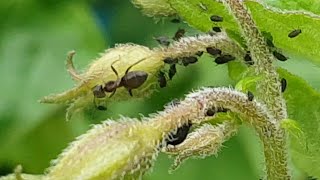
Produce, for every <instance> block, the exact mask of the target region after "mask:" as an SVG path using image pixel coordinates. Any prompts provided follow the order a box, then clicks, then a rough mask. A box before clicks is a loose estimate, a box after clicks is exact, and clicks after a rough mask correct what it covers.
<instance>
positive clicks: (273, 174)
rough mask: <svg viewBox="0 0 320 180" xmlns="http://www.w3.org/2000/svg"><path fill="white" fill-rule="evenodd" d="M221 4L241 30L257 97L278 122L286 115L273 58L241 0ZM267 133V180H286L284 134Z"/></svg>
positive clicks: (231, 0)
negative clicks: (251, 64)
mask: <svg viewBox="0 0 320 180" xmlns="http://www.w3.org/2000/svg"><path fill="white" fill-rule="evenodd" d="M224 3H225V4H226V6H227V7H228V9H229V10H230V12H231V13H232V14H233V15H234V17H235V19H237V22H238V24H239V26H240V27H241V29H242V34H243V36H244V37H245V39H246V41H247V45H248V49H249V50H250V52H251V56H252V59H253V60H254V61H255V65H254V68H255V72H256V74H257V75H260V76H262V77H263V78H262V80H260V81H259V82H258V84H257V91H258V93H259V95H260V96H259V98H260V99H261V100H262V101H264V102H265V103H266V105H267V107H268V109H269V110H270V111H271V112H272V113H273V115H274V116H275V119H276V121H278V123H279V122H280V121H281V120H282V119H285V118H287V112H286V105H285V101H284V99H283V97H282V94H281V88H280V87H281V86H280V82H279V77H278V74H277V73H276V70H275V67H274V66H273V64H272V61H273V60H274V57H273V56H272V54H271V53H270V50H269V49H268V47H267V44H266V42H265V39H264V38H263V36H262V35H261V32H260V31H259V29H258V28H257V26H256V24H255V22H254V20H253V19H252V17H251V15H250V13H249V11H248V10H247V9H246V7H245V6H244V4H243V2H242V1H241V0H224ZM269 133H270V134H266V135H265V137H263V144H264V155H265V161H266V166H267V178H268V179H272V180H273V179H290V174H289V171H288V163H287V154H286V136H285V132H284V130H283V129H281V128H275V129H271V131H270V132H269Z"/></svg>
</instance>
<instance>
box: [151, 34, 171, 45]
mask: <svg viewBox="0 0 320 180" xmlns="http://www.w3.org/2000/svg"><path fill="white" fill-rule="evenodd" d="M153 39H154V40H156V41H157V42H158V43H159V44H160V45H162V46H169V45H170V40H169V38H168V37H165V36H159V37H153Z"/></svg>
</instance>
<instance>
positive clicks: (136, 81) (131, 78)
mask: <svg viewBox="0 0 320 180" xmlns="http://www.w3.org/2000/svg"><path fill="white" fill-rule="evenodd" d="M143 60H144V59H142V60H140V61H138V62H136V63H134V64H133V65H131V66H129V67H128V69H127V70H126V72H125V74H124V76H122V78H121V79H120V78H119V75H118V72H117V71H116V69H115V68H114V67H113V63H115V62H117V61H115V62H113V63H112V65H111V69H112V71H113V72H114V73H115V74H116V75H117V80H116V81H109V82H107V83H106V84H105V87H104V90H105V91H106V92H112V94H111V95H110V96H109V97H112V96H113V95H114V94H115V93H116V90H117V88H119V87H122V86H123V87H125V88H126V89H127V90H128V92H129V95H130V96H133V95H132V89H136V88H138V87H140V86H141V85H142V84H143V83H144V82H145V81H146V80H147V78H148V74H147V73H146V72H144V71H130V72H129V70H130V69H131V68H132V67H133V66H134V65H136V64H138V63H139V62H141V61H143Z"/></svg>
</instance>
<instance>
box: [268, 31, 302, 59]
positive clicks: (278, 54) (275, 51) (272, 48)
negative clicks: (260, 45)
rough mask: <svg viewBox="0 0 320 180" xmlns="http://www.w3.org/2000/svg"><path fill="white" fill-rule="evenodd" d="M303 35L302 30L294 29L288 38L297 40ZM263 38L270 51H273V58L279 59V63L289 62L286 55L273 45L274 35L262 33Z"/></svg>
mask: <svg viewBox="0 0 320 180" xmlns="http://www.w3.org/2000/svg"><path fill="white" fill-rule="evenodd" d="M301 33H302V30H301V29H294V30H293V31H291V32H290V33H289V34H288V37H289V38H295V37H297V36H298V35H299V34H301ZM262 34H263V36H264V37H265V39H266V43H267V45H268V47H269V49H270V51H272V54H273V56H274V57H275V58H276V59H278V60H279V61H286V60H288V59H289V58H288V57H287V56H285V55H283V54H282V53H281V52H280V50H279V49H278V48H276V47H275V46H274V44H273V37H272V35H271V34H270V33H269V32H265V31H264V32H262Z"/></svg>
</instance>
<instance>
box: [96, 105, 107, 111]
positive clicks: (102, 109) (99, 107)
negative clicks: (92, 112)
mask: <svg viewBox="0 0 320 180" xmlns="http://www.w3.org/2000/svg"><path fill="white" fill-rule="evenodd" d="M96 107H97V109H98V110H100V111H105V110H107V108H106V107H105V106H101V105H99V106H96Z"/></svg>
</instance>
